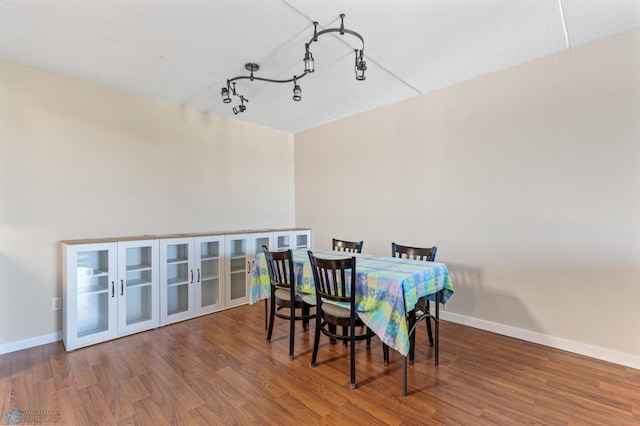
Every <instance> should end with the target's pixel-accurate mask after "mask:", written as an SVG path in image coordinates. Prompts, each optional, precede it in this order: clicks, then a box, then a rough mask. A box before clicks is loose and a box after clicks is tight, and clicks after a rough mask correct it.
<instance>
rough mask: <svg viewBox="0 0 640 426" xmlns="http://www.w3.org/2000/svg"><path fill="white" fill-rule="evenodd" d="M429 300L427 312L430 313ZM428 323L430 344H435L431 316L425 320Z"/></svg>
mask: <svg viewBox="0 0 640 426" xmlns="http://www.w3.org/2000/svg"><path fill="white" fill-rule="evenodd" d="M430 313H431V312H430V311H429V302H428V301H427V311H426V312H425V314H427V315H430ZM425 322H426V323H427V334H428V335H429V346H433V333H432V332H431V317H427V320H426V321H425Z"/></svg>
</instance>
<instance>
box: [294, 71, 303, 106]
mask: <svg viewBox="0 0 640 426" xmlns="http://www.w3.org/2000/svg"><path fill="white" fill-rule="evenodd" d="M293 100H294V101H296V102H300V101H301V100H302V89H301V88H300V85H299V84H298V82H297V79H296V77H294V78H293Z"/></svg>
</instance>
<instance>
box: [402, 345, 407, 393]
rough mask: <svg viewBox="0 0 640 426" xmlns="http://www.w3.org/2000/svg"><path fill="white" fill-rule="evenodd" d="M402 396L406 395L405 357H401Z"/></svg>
mask: <svg viewBox="0 0 640 426" xmlns="http://www.w3.org/2000/svg"><path fill="white" fill-rule="evenodd" d="M402 396H407V357H406V355H405V356H403V357H402Z"/></svg>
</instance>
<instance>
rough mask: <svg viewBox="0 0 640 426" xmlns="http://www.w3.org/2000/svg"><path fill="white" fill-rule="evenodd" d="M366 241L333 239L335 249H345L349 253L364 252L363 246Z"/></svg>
mask: <svg viewBox="0 0 640 426" xmlns="http://www.w3.org/2000/svg"><path fill="white" fill-rule="evenodd" d="M363 244H364V242H362V241H359V242H357V241H345V240H337V239H335V238H334V239H333V245H332V247H333V250H335V251H345V252H348V253H362V246H363Z"/></svg>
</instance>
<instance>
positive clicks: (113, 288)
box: [111, 281, 116, 297]
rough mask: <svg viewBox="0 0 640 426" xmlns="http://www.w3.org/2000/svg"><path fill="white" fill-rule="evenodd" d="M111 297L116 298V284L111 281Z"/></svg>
mask: <svg viewBox="0 0 640 426" xmlns="http://www.w3.org/2000/svg"><path fill="white" fill-rule="evenodd" d="M111 297H116V283H115V282H114V281H111Z"/></svg>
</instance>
